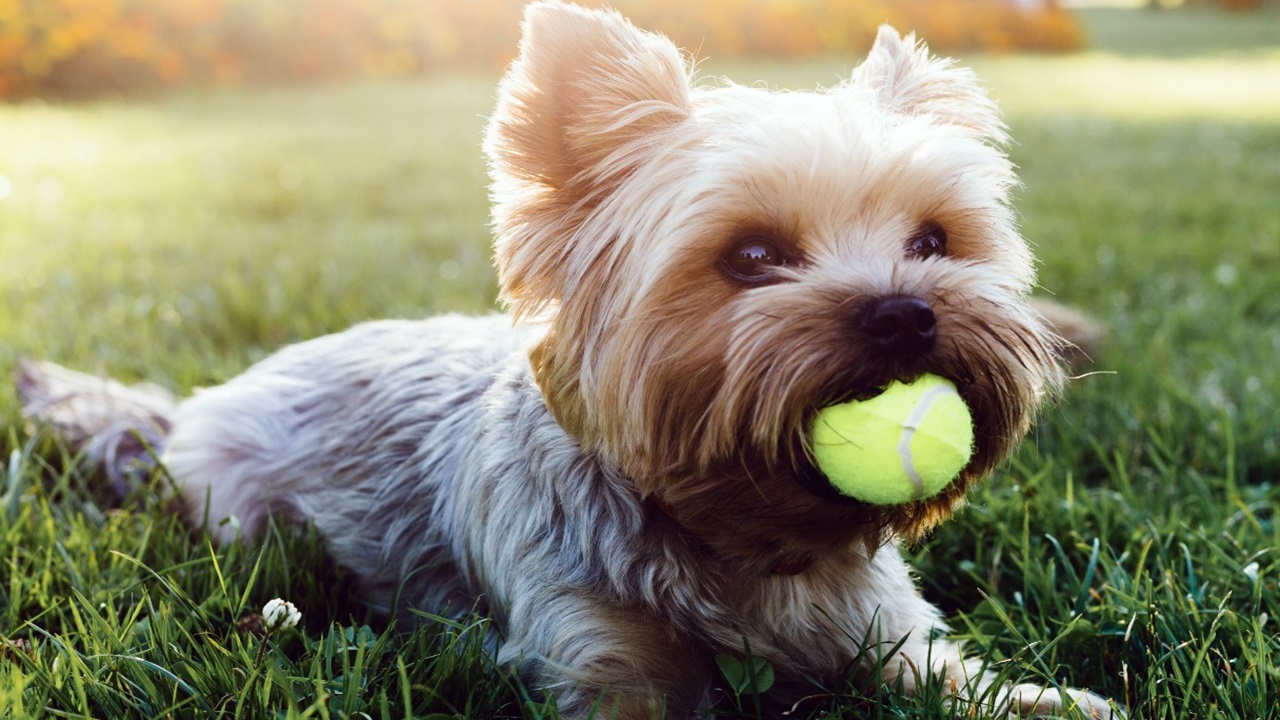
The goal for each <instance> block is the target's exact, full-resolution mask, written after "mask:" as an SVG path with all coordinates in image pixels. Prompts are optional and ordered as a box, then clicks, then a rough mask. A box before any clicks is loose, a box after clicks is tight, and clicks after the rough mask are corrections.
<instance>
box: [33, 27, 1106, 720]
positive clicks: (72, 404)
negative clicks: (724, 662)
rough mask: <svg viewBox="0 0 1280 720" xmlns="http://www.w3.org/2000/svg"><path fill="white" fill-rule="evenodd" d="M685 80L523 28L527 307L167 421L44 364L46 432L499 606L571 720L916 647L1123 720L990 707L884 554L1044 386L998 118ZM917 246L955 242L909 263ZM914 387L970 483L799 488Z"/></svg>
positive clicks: (320, 355) (435, 331) (945, 664)
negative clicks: (52, 428) (837, 407)
mask: <svg viewBox="0 0 1280 720" xmlns="http://www.w3.org/2000/svg"><path fill="white" fill-rule="evenodd" d="M689 73H690V71H689V65H688V64H687V63H686V61H685V60H684V58H682V56H681V54H680V53H679V52H678V51H677V49H676V48H675V47H674V46H673V45H672V44H671V43H670V42H669V41H668V40H666V39H665V38H663V37H660V36H657V35H653V34H649V33H646V32H642V31H639V30H637V29H635V28H634V27H632V26H631V25H630V24H628V23H627V22H626V21H625V20H624V19H623V18H622V17H620V16H619V15H617V14H615V13H612V12H603V11H587V10H582V9H579V8H576V7H573V6H569V5H563V4H560V3H557V2H546V3H539V4H535V5H532V6H530V7H529V9H528V10H527V14H526V19H525V26H524V39H523V41H522V44H521V48H520V56H519V59H518V60H516V62H515V63H514V64H513V65H512V67H511V69H510V71H509V72H508V74H507V76H506V78H505V79H504V80H503V82H502V85H501V87H500V90H499V99H498V106H497V109H496V111H495V112H494V114H493V117H492V119H491V121H490V124H489V129H488V135H487V138H486V142H485V150H486V152H487V154H488V157H489V160H490V163H491V168H492V177H493V186H492V189H493V200H494V221H495V226H496V232H497V241H496V255H497V265H498V269H499V273H500V280H501V287H502V299H503V300H504V301H505V303H506V304H507V305H508V307H509V308H510V310H511V315H510V316H493V317H488V318H479V319H477V318H462V317H456V316H449V317H441V318H436V319H431V320H426V321H420V322H410V321H388V322H378V323H369V324H365V325H360V326H358V327H356V328H353V329H351V330H348V331H347V332H344V333H341V334H338V335H332V336H328V337H323V338H320V339H317V340H312V341H309V342H305V343H301V344H298V345H295V346H292V347H288V348H286V349H284V350H282V351H280V352H279V353H277V354H275V355H274V356H272V357H270V358H268V359H267V360H265V361H263V362H261V363H259V364H257V365H255V366H254V367H252V368H250V369H249V370H248V371H247V372H246V373H244V374H243V375H241V376H240V377H238V378H236V379H234V380H232V381H231V382H229V383H227V384H226V385H223V386H221V387H216V388H212V389H207V390H203V391H200V392H198V393H196V394H195V396H194V397H192V398H190V399H188V400H185V401H183V402H182V403H181V404H180V405H177V406H176V409H175V406H174V405H173V404H172V402H171V401H170V400H168V399H167V398H165V397H164V396H163V395H161V394H159V393H156V392H155V391H154V390H146V391H143V390H138V389H130V388H125V387H123V386H120V385H118V384H115V383H111V382H109V381H103V380H98V379H95V378H90V377H88V376H83V375H78V374H75V373H70V372H69V371H65V370H62V369H60V368H57V367H56V366H49V365H40V364H27V365H25V366H24V367H23V368H22V370H21V372H20V378H19V388H20V391H21V393H22V395H23V398H24V403H25V406H26V409H27V412H28V414H30V415H32V416H37V417H41V418H44V419H46V420H48V421H50V422H52V423H53V424H54V425H56V426H58V427H60V428H62V430H63V432H64V435H66V436H67V437H68V438H69V439H70V440H72V441H78V442H81V443H83V444H85V445H87V446H88V447H89V454H90V455H91V456H92V457H93V458H95V459H96V460H98V461H99V462H103V463H104V464H106V466H107V469H108V471H109V472H111V473H113V476H114V477H116V478H117V479H119V478H120V477H121V475H122V473H126V472H128V462H127V461H128V459H129V458H134V459H137V458H139V457H142V456H143V455H144V453H143V452H142V443H139V442H138V439H137V436H135V434H134V432H135V431H136V430H142V431H144V432H149V433H150V435H148V436H146V438H145V439H147V440H148V441H149V442H150V443H151V444H153V445H155V446H156V447H158V448H162V459H163V464H164V465H165V467H166V468H167V471H168V472H169V473H170V474H171V476H172V477H173V479H174V480H175V481H176V483H177V484H178V486H179V487H180V488H181V492H182V494H183V498H184V500H185V504H186V507H187V509H188V513H189V517H190V519H191V521H192V522H193V523H195V524H197V525H198V524H201V523H204V522H206V521H207V522H208V523H209V525H208V527H209V530H210V532H212V533H213V534H214V536H215V537H216V538H217V539H218V540H219V541H223V542H227V541H231V540H233V539H235V538H236V536H237V534H238V533H243V534H244V535H245V536H247V537H249V538H252V537H254V536H255V535H257V534H258V533H259V532H260V531H261V529H262V528H263V525H264V522H265V521H266V519H267V518H268V516H269V515H271V514H275V515H279V516H281V517H283V518H286V519H287V520H289V521H291V522H296V523H313V524H314V526H315V527H316V528H317V529H318V530H319V532H320V533H321V535H322V536H323V537H324V538H325V540H326V542H327V547H328V551H329V553H330V554H331V556H332V557H333V558H334V560H336V561H337V562H338V563H340V564H341V565H343V566H344V567H346V568H348V569H350V570H351V571H352V572H354V573H355V574H356V575H357V576H358V577H359V578H360V580H361V581H362V582H363V584H364V586H365V587H366V588H367V592H368V596H369V598H370V601H371V602H373V603H374V604H376V605H379V606H381V607H384V608H386V609H387V610H388V611H392V610H394V608H392V607H391V605H392V602H393V599H394V598H399V599H400V602H401V603H404V604H407V605H411V606H413V607H416V608H424V609H428V610H431V611H433V612H464V611H467V610H470V609H471V608H472V607H474V606H475V603H476V602H477V601H480V602H482V603H483V605H484V606H485V607H486V608H487V610H488V612H490V613H492V615H493V616H494V617H495V618H496V620H497V622H498V623H499V625H500V627H501V628H502V633H503V637H504V642H503V643H502V645H501V651H500V655H501V660H503V661H504V662H510V663H516V664H518V665H519V668H520V670H521V672H522V674H523V675H524V676H525V677H526V678H528V679H529V680H530V681H532V682H534V683H536V684H537V685H538V686H540V687H545V688H548V689H549V690H550V691H551V692H553V693H554V694H555V695H556V697H557V700H558V703H559V706H560V708H561V709H562V710H563V711H564V712H565V714H566V716H568V717H582V716H584V715H585V714H586V713H587V712H588V709H589V708H590V707H591V706H592V705H593V703H596V702H597V701H598V700H601V699H603V702H604V704H605V707H606V708H607V709H616V711H617V712H618V717H621V718H646V717H649V716H650V714H651V713H653V712H655V711H656V710H657V709H658V708H660V707H665V708H666V711H667V712H668V713H670V714H671V716H674V717H680V716H687V715H689V714H690V713H691V712H692V711H693V710H694V709H695V708H697V707H698V706H699V705H700V704H702V703H704V702H705V701H706V700H707V699H708V693H709V690H710V688H711V687H712V684H713V683H714V677H713V674H714V667H715V665H714V662H713V656H714V655H715V654H716V653H719V652H730V653H732V652H735V651H740V650H741V649H742V647H743V643H744V639H745V640H746V641H749V643H750V648H751V651H752V652H753V653H754V654H755V655H757V656H760V657H763V658H765V659H767V660H769V661H770V662H771V663H772V664H773V666H774V667H775V668H776V669H777V671H778V672H779V673H780V674H782V675H783V676H785V677H787V678H790V679H791V680H792V681H793V685H792V686H791V688H792V689H793V690H796V691H801V690H802V689H803V683H802V682H801V681H800V678H803V677H806V676H808V677H819V678H824V677H825V678H830V677H835V676H839V675H840V674H841V673H843V672H845V671H847V669H848V666H849V664H850V663H851V662H852V661H853V660H854V659H855V658H863V659H864V661H866V662H868V663H875V662H878V661H880V660H882V659H883V658H881V655H882V654H884V653H886V652H887V649H888V648H892V647H895V646H897V645H898V643H899V641H901V645H900V647H898V651H897V654H896V655H894V656H893V657H891V658H889V659H887V660H885V661H884V662H883V668H884V670H883V672H884V673H885V678H884V679H885V680H888V681H891V682H892V681H896V680H901V682H902V685H903V687H904V688H905V689H906V691H907V692H912V691H913V690H914V689H915V688H916V687H917V684H918V683H919V682H920V681H921V679H922V677H923V676H925V675H930V674H933V675H939V676H942V677H943V678H944V680H943V682H944V687H945V688H947V689H948V691H949V692H958V691H963V690H964V689H965V688H966V687H968V688H970V690H969V692H974V690H973V689H975V688H976V693H975V696H978V695H981V696H983V697H985V698H986V699H987V701H988V702H992V703H995V704H997V706H998V707H1002V708H1003V707H1006V706H1007V707H1008V709H1009V710H1010V711H1011V712H1017V713H1025V712H1047V711H1052V710H1057V709H1060V708H1062V707H1064V706H1067V705H1070V704H1077V705H1078V707H1080V708H1081V709H1084V710H1086V711H1088V712H1091V713H1094V714H1096V715H1099V716H1104V717H1105V716H1107V715H1109V714H1110V713H1111V710H1109V709H1108V707H1109V706H1108V703H1107V702H1106V701H1104V700H1103V699H1102V698H1099V697H1098V696H1096V695H1093V694H1090V693H1087V692H1083V691H1074V690H1065V691H1058V690H1054V689H1048V690H1046V689H1044V688H1041V687H1039V686H1017V687H1010V688H1002V689H1001V688H992V689H991V691H990V692H988V691H987V688H988V687H989V686H990V683H991V680H990V679H989V678H987V677H980V676H979V675H980V671H979V670H978V666H979V663H977V662H976V661H974V660H965V659H963V658H962V656H961V653H960V650H959V649H958V647H957V646H955V645H954V644H952V643H950V642H948V641H946V640H945V639H935V635H937V634H938V633H939V632H940V631H941V630H942V629H943V624H942V621H941V619H940V617H939V613H938V611H937V610H936V609H935V608H934V607H933V606H931V605H930V604H928V603H927V602H925V601H924V600H923V599H922V598H921V596H920V593H919V591H918V590H917V589H916V587H915V584H914V583H913V581H912V579H911V576H910V571H909V569H908V567H907V566H906V564H905V563H904V562H903V560H902V558H901V556H900V553H899V552H898V550H897V547H896V544H897V543H898V542H899V540H900V539H903V538H905V539H911V538H915V537H917V536H919V535H920V534H921V533H923V532H925V531H926V530H928V529H929V528H930V527H932V526H934V525H935V524H936V523H937V522H939V521H941V520H943V519H944V518H946V517H947V516H948V515H949V514H950V513H951V512H952V511H953V510H954V509H955V508H956V506H957V505H958V504H959V503H960V502H961V500H962V498H963V497H964V494H965V491H966V490H967V489H968V488H969V487H970V486H971V485H972V484H973V483H975V482H976V481H978V480H979V479H980V478H982V477H983V476H984V475H986V474H987V473H988V472H989V471H990V470H991V469H992V468H993V467H994V466H995V465H996V464H997V463H999V462H1001V461H1002V460H1003V459H1005V458H1006V457H1007V456H1008V455H1009V453H1010V452H1011V450H1012V449H1013V448H1014V447H1015V445H1016V444H1017V442H1018V441H1019V440H1020V439H1021V437H1022V436H1023V434H1024V432H1025V431H1026V429H1027V427H1028V424H1029V422H1030V420H1031V418H1032V415H1033V413H1034V412H1035V410H1036V409H1037V408H1038V407H1039V405H1040V404H1041V401H1042V399H1043V398H1044V397H1045V396H1046V394H1048V393H1051V392H1052V391H1053V390H1054V388H1055V387H1056V386H1057V385H1058V384H1059V382H1060V378H1061V370H1060V366H1059V362H1058V359H1057V358H1058V357H1059V356H1058V343H1057V341H1056V339H1055V337H1054V335H1053V334H1052V333H1051V332H1050V331H1049V330H1048V329H1047V328H1046V325H1045V323H1044V322H1043V321H1042V319H1041V316H1040V313H1039V312H1037V311H1036V310H1035V309H1033V307H1032V306H1031V304H1030V302H1029V299H1028V291H1029V289H1030V287H1031V285H1032V282H1033V274H1034V273H1033V266H1032V260H1031V256H1030V253H1029V252H1028V249H1027V246H1026V243H1025V242H1024V241H1023V239H1022V237H1021V236H1020V235H1019V233H1018V231H1017V229H1016V228H1015V224H1014V217H1013V213H1012V211H1011V210H1010V208H1009V205H1008V191H1009V188H1010V187H1011V186H1012V185H1013V184H1014V182H1015V176H1014V172H1013V169H1012V167H1011V165H1010V163H1009V161H1008V160H1007V159H1006V157H1005V156H1004V155H1003V153H1002V152H1001V151H1000V150H999V147H998V146H999V144H1000V143H1001V142H1002V141H1003V140H1004V130H1003V127H1002V125H1001V123H1000V121H999V120H998V118H997V114H996V109H995V106H994V105H993V103H992V102H991V101H990V100H989V99H988V98H987V97H986V95H985V94H984V93H983V92H982V91H981V89H980V88H979V87H978V86H977V84H976V82H975V80H974V78H973V76H972V75H971V74H970V73H969V72H967V71H965V70H962V69H957V68H955V67H952V66H951V64H950V63H948V62H946V61H942V60H938V59H935V58H932V57H931V56H929V54H928V53H927V51H926V50H925V49H924V48H923V47H922V46H918V45H916V44H915V42H914V40H913V39H912V38H911V37H907V38H906V39H903V38H900V37H899V36H898V35H897V34H896V33H895V32H893V31H892V30H889V29H888V28H885V29H884V30H882V32H881V33H880V35H879V37H878V39H877V41H876V44H875V47H874V48H873V49H872V51H871V53H870V56H869V57H868V58H867V59H866V61H865V62H864V63H863V64H862V65H861V66H860V67H859V68H858V69H857V70H856V72H855V73H854V74H853V77H852V78H851V79H850V80H849V81H848V82H846V83H844V84H841V85H840V86H838V87H835V88H832V89H830V90H827V91H821V92H813V93H775V92H769V91H765V90H761V89H756V88H747V87H739V86H732V85H729V86H720V87H711V88H706V87H694V86H693V85H692V83H691V80H690V74H689ZM922 228H926V229H928V228H933V229H934V230H933V231H934V232H935V233H936V232H937V229H938V228H941V229H942V230H943V231H945V243H946V245H945V254H940V253H922V252H915V251H913V249H912V248H913V246H912V244H911V243H912V242H913V239H915V238H918V237H920V236H921V233H922ZM761 238H763V239H765V240H767V241H768V242H770V243H772V245H770V246H769V247H770V248H772V249H773V250H774V252H775V253H776V254H778V255H780V256H781V257H780V258H778V260H780V261H781V262H780V264H776V265H774V266H770V267H769V268H768V270H769V274H768V275H767V277H765V278H763V279H762V278H758V277H743V276H742V275H741V273H735V272H734V271H732V270H731V269H729V267H727V266H726V264H725V263H726V260H725V258H726V257H727V256H730V255H732V254H733V253H735V252H739V250H736V249H735V248H738V247H739V244H740V243H742V242H743V241H744V240H745V241H747V242H751V241H753V240H758V239H761ZM756 249H757V250H758V247H757V248H756ZM886 297H910V298H917V299H919V300H920V301H922V302H924V303H926V304H927V306H928V307H930V308H931V310H932V313H933V315H934V316H936V341H934V342H933V344H932V345H930V346H929V347H928V348H927V349H925V350H922V351H920V352H907V353H903V352H896V351H895V352H886V351H885V350H884V349H883V348H882V347H880V346H878V345H877V344H876V343H875V342H872V341H871V340H869V339H868V337H867V331H866V328H865V324H866V319H865V318H866V316H867V313H868V312H871V310H869V308H874V307H876V303H877V302H878V301H879V300H880V299H882V298H886ZM513 321H514V322H513ZM931 332H932V331H931ZM925 372H930V373H936V374H939V375H943V376H946V377H948V378H951V379H952V380H954V381H955V382H956V384H957V385H958V387H959V389H960V392H961V394H962V395H963V397H964V398H965V400H966V402H967V403H968V404H969V406H970V408H971V409H972V413H973V418H974V423H975V429H976V436H977V440H976V449H975V454H974V457H973V460H972V462H971V463H970V464H969V466H968V467H967V468H966V469H965V470H964V472H963V474H962V475H961V476H960V478H959V479H958V480H957V481H956V482H955V484H954V485H953V486H951V487H950V488H949V489H948V490H946V491H944V492H943V493H942V494H941V495H939V496H937V497H935V498H932V499H929V500H926V501H921V502H914V503H909V504H906V505H903V506H899V507H877V506H869V505H864V504H860V503H854V502H838V501H835V500H833V499H832V498H831V497H830V496H829V495H828V494H826V493H824V492H821V491H820V490H819V489H816V486H815V484H814V482H813V475H814V473H813V470H812V467H811V462H810V461H809V460H808V452H807V448H806V446H805V440H804V438H805V434H806V433H805V429H806V426H807V423H808V422H809V421H811V420H812V418H813V416H814V414H815V412H816V410H817V409H818V408H821V407H823V406H825V405H829V404H831V403H833V402H836V401H840V400H844V399H848V398H851V397H857V396H863V395H867V394H869V393H871V392H874V390H875V389H876V388H878V387H881V386H883V385H885V384H886V383H887V382H888V381H890V380H893V379H910V378H913V377H916V376H918V375H920V374H922V373H925ZM232 517H233V518H235V519H236V520H237V521H238V522H236V523H221V524H219V522H218V521H221V520H223V519H224V518H232ZM865 643H870V645H869V646H867V647H864V644H865ZM971 676H973V677H972V678H971ZM971 679H972V682H970V680H971ZM784 687H785V683H784ZM602 694H603V698H602V697H601V696H602Z"/></svg>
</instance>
